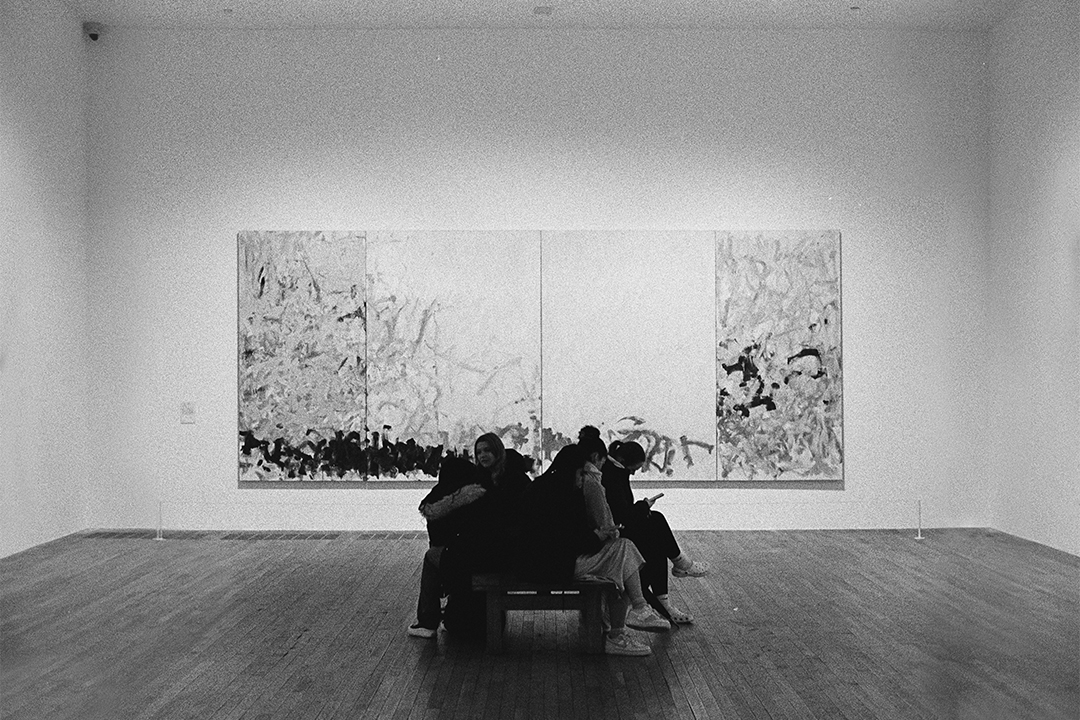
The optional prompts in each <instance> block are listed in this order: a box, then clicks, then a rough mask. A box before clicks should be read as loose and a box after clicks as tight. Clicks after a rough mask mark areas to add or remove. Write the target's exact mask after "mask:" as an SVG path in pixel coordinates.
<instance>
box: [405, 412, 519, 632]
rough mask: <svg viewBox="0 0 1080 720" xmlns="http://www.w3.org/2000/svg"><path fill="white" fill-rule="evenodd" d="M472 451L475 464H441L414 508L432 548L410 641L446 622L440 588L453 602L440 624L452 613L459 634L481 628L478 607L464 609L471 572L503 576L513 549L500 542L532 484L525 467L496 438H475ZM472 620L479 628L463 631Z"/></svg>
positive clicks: (457, 460)
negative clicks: (501, 572) (435, 480)
mask: <svg viewBox="0 0 1080 720" xmlns="http://www.w3.org/2000/svg"><path fill="white" fill-rule="evenodd" d="M473 452H474V458H475V460H476V464H475V465H474V464H473V463H471V462H469V461H468V460H466V459H464V458H454V457H447V458H445V459H444V460H443V463H442V467H441V468H440V470H439V482H438V484H436V485H435V487H434V488H432V490H431V492H429V493H428V494H427V496H426V497H425V498H424V499H423V500H422V501H421V502H420V508H419V509H420V514H422V515H423V516H424V518H425V520H426V521H427V529H428V542H429V545H430V547H429V548H428V550H427V552H426V553H425V554H424V563H423V567H422V569H421V574H420V596H419V598H418V599H417V603H416V622H415V623H413V624H412V625H411V626H409V631H408V634H409V635H411V636H412V637H420V638H433V637H435V636H436V633H437V632H438V628H439V623H440V621H442V620H444V617H443V609H442V607H441V602H440V600H441V597H442V596H443V594H444V589H445V590H446V591H447V592H446V594H449V595H450V596H451V599H450V600H449V601H448V602H447V609H446V613H447V616H448V617H447V618H445V619H446V620H447V621H449V620H450V618H449V615H451V614H454V612H455V609H457V610H458V611H459V612H458V613H457V615H458V617H457V619H458V620H459V621H461V622H460V623H459V625H461V626H463V627H462V629H482V627H483V614H482V613H483V607H482V605H481V606H480V607H479V608H470V604H469V600H470V598H471V595H472V591H471V587H470V584H469V579H470V577H471V573H472V571H473V570H487V571H491V570H503V569H506V568H507V567H508V565H509V563H510V556H509V554H508V552H507V551H508V549H509V548H510V547H511V546H512V543H510V542H507V541H504V536H509V535H510V534H512V533H513V532H514V531H515V529H516V526H517V522H516V520H515V518H516V510H517V508H518V505H519V503H518V501H519V497H520V495H521V493H522V491H524V489H525V488H526V487H528V485H529V483H530V482H531V481H530V479H529V476H528V474H527V472H526V468H527V463H526V460H525V458H523V457H522V456H521V454H520V453H518V452H517V451H516V450H513V449H511V450H507V449H505V448H504V447H503V443H502V440H501V439H500V438H499V436H498V435H495V434H494V433H485V434H484V435H481V436H480V437H479V438H477V439H476V443H475V445H474V446H473ZM455 595H457V597H456V598H455V597H454V596H455ZM470 609H472V610H476V612H474V613H470ZM470 615H475V616H476V617H475V618H470ZM470 619H472V620H475V621H476V622H479V628H476V627H475V622H474V623H471V624H472V625H473V627H470V628H465V627H464V626H465V625H468V624H470V623H469V620H470ZM449 624H451V623H448V626H449Z"/></svg>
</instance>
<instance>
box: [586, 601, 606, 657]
mask: <svg viewBox="0 0 1080 720" xmlns="http://www.w3.org/2000/svg"><path fill="white" fill-rule="evenodd" d="M601 596H602V593H601V592H600V591H599V590H589V591H587V592H586V593H585V597H583V598H582V605H581V627H582V632H583V633H584V635H585V652H588V653H602V652H604V626H603V623H602V622H601V620H602V615H603V610H602V608H601V602H602V599H601Z"/></svg>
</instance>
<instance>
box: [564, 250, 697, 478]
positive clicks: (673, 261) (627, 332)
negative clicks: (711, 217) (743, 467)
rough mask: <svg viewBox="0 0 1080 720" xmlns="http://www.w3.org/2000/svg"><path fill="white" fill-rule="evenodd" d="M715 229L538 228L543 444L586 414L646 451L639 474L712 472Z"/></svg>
mask: <svg viewBox="0 0 1080 720" xmlns="http://www.w3.org/2000/svg"><path fill="white" fill-rule="evenodd" d="M714 242H715V240H714V235H713V233H711V232H707V231H659V230H657V231H650V230H631V231H625V230H621V231H616V230H598V231H583V230H569V231H559V232H545V233H544V234H543V286H544V297H543V308H544V312H543V325H544V328H543V338H544V347H543V353H544V355H543V359H544V362H543V369H544V415H543V420H544V446H543V457H544V459H545V460H550V458H551V457H553V456H554V453H555V452H557V451H558V449H559V448H560V447H562V446H563V445H565V444H567V443H569V442H572V441H574V440H576V437H577V433H578V430H579V429H580V428H581V427H582V426H583V425H586V424H588V425H594V426H596V427H598V428H599V429H600V431H601V437H602V438H603V439H604V440H605V442H608V443H610V442H611V441H613V440H621V441H630V440H632V441H635V442H638V443H639V444H640V445H641V446H642V448H643V449H644V450H645V452H646V455H647V462H646V465H645V466H644V467H643V468H642V470H640V471H639V472H638V473H637V475H636V476H635V478H636V479H638V480H663V481H669V480H670V481H697V482H709V481H714V480H715V479H716V461H715V455H714V444H715V429H714V409H713V400H712V398H713V396H714V394H715V383H714V380H713V378H714V371H713V363H714V360H713V335H712V332H710V329H711V328H712V327H713V323H714V320H713V307H714V305H715V300H714V292H715V290H714V272H713V267H714V261H713V252H714Z"/></svg>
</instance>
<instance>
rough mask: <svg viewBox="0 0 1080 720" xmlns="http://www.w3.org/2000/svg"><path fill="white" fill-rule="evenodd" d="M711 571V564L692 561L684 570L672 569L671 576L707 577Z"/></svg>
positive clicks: (702, 561) (675, 567)
mask: <svg viewBox="0 0 1080 720" xmlns="http://www.w3.org/2000/svg"><path fill="white" fill-rule="evenodd" d="M709 570H710V568H709V563H707V562H705V561H704V560H691V561H690V564H689V565H687V566H686V567H684V568H680V567H677V566H674V567H672V568H671V574H672V575H673V576H674V577H705V576H706V575H708V574H709Z"/></svg>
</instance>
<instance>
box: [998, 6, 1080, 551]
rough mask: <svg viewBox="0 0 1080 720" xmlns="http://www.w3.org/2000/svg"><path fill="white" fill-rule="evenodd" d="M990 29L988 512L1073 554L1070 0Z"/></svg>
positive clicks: (1077, 460)
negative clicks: (991, 485)
mask: <svg viewBox="0 0 1080 720" xmlns="http://www.w3.org/2000/svg"><path fill="white" fill-rule="evenodd" d="M992 40H993V55H992V65H991V67H992V76H993V83H994V88H995V93H994V98H995V102H994V107H993V110H992V112H993V118H994V123H993V128H994V136H993V143H994V151H995V152H994V161H993V166H992V177H993V189H992V193H993V194H992V198H991V227H992V233H991V258H992V261H993V262H992V268H991V288H992V291H991V297H990V308H991V328H992V331H993V332H992V335H991V339H992V343H993V348H992V357H993V365H992V367H991V375H990V384H991V387H990V392H991V394H992V398H991V406H990V417H991V419H992V427H993V433H992V436H991V444H990V454H989V459H990V467H991V468H992V469H993V472H994V475H995V476H996V477H997V481H998V487H997V494H996V496H995V498H994V503H993V508H992V515H991V520H990V524H991V525H992V526H993V527H995V528H999V529H1001V530H1004V531H1006V532H1010V533H1014V534H1016V535H1020V536H1021V537H1026V538H1030V539H1033V540H1037V541H1039V542H1042V543H1047V544H1049V545H1054V546H1055V547H1060V548H1063V549H1066V550H1068V551H1070V552H1072V553H1077V554H1080V5H1078V4H1077V3H1075V2H1071V1H1069V0H1043V1H1042V2H1031V3H1029V4H1027V5H1026V6H1025V12H1023V13H1020V14H1017V15H1016V16H1015V17H1013V18H1011V19H1009V20H1007V21H1006V22H1004V23H1001V24H1000V25H999V26H997V27H996V28H995V29H994V31H993V34H992Z"/></svg>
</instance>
